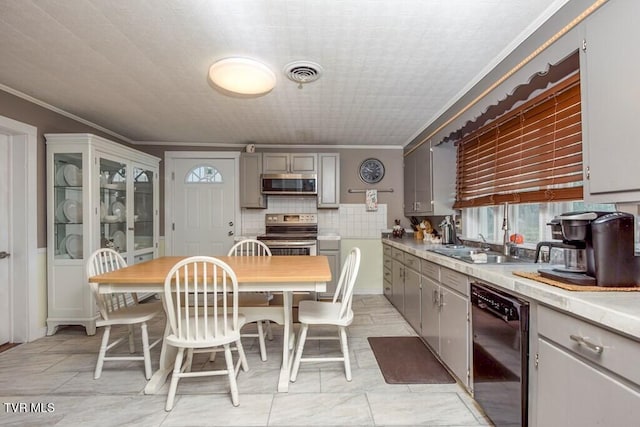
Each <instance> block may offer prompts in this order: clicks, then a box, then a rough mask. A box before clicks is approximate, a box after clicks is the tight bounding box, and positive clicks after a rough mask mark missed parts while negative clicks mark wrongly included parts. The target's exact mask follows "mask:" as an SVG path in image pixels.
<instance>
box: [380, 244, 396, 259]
mask: <svg viewBox="0 0 640 427" xmlns="http://www.w3.org/2000/svg"><path fill="white" fill-rule="evenodd" d="M391 249H393V248H392V247H391V246H389V245H382V254H383V255H384V256H389V257H390V256H391Z"/></svg>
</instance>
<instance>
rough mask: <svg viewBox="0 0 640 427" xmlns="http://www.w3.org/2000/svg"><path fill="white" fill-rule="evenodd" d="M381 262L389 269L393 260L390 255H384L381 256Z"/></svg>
mask: <svg viewBox="0 0 640 427" xmlns="http://www.w3.org/2000/svg"><path fill="white" fill-rule="evenodd" d="M382 264H383V266H384V268H388V269H389V271H391V268H392V265H393V260H392V259H391V256H385V257H384V258H382Z"/></svg>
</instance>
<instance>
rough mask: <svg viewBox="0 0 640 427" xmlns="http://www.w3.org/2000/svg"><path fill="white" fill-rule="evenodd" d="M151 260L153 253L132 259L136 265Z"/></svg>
mask: <svg viewBox="0 0 640 427" xmlns="http://www.w3.org/2000/svg"><path fill="white" fill-rule="evenodd" d="M152 259H153V253H148V254H142V255H136V256H135V257H133V263H134V264H137V263H139V262H144V261H149V260H152Z"/></svg>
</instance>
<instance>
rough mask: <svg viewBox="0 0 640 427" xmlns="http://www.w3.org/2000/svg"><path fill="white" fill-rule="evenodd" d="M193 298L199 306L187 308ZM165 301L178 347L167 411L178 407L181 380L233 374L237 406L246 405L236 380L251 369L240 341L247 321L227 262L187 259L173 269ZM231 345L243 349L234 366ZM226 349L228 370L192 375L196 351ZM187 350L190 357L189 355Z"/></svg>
mask: <svg viewBox="0 0 640 427" xmlns="http://www.w3.org/2000/svg"><path fill="white" fill-rule="evenodd" d="M192 296H193V301H194V305H193V306H192V305H190V304H183V301H185V300H187V299H189V298H190V297H192ZM164 300H165V306H166V310H167V317H168V323H169V327H170V333H169V335H168V336H167V337H166V338H165V343H166V345H170V346H173V347H176V348H177V349H178V352H177V355H176V360H175V363H174V368H173V375H172V377H171V384H170V386H169V394H168V395H167V403H166V407H165V409H166V410H167V411H170V410H171V409H172V408H173V401H174V399H175V395H176V390H177V388H178V381H179V380H180V378H185V377H200V376H209V375H227V377H228V378H229V385H230V389H231V400H232V402H233V405H234V406H238V405H239V404H240V400H239V397H238V385H237V382H236V376H237V375H238V372H239V370H240V366H242V369H243V370H244V371H247V370H248V369H249V367H248V365H247V359H246V356H245V354H244V350H243V348H242V342H241V340H240V329H241V328H242V326H243V325H244V323H245V318H244V316H243V315H242V314H240V313H238V280H237V278H236V275H235V273H234V272H233V270H232V269H231V267H229V265H227V264H226V263H224V262H223V261H221V260H219V259H216V258H212V257H205V256H194V257H190V258H186V259H184V260H182V261H180V262H178V263H177V264H176V265H174V266H173V268H172V269H171V270H170V271H169V273H168V274H167V277H166V279H165V281H164ZM231 344H235V347H236V349H237V350H238V356H239V358H238V361H237V363H236V364H235V365H234V362H233V357H232V354H231ZM217 347H223V348H224V355H225V360H226V369H218V370H211V371H198V372H191V363H192V361H193V353H194V352H196V353H199V352H211V351H212V350H214V349H215V348H217ZM185 350H186V352H187V357H186V358H185V357H184V353H185Z"/></svg>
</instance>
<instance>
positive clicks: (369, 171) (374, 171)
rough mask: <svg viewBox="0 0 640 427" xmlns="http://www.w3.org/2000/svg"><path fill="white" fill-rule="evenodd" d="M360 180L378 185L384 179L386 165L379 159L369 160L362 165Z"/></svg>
mask: <svg viewBox="0 0 640 427" xmlns="http://www.w3.org/2000/svg"><path fill="white" fill-rule="evenodd" d="M359 172H360V179H362V180H363V181H364V182H366V183H367V184H376V183H378V182H380V181H381V180H382V178H383V177H384V165H383V164H382V162H381V161H380V160H378V159H374V158H369V159H365V160H364V161H363V162H362V163H360V170H359Z"/></svg>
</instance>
